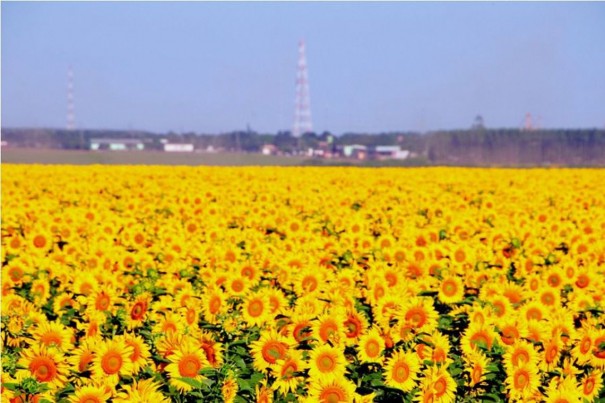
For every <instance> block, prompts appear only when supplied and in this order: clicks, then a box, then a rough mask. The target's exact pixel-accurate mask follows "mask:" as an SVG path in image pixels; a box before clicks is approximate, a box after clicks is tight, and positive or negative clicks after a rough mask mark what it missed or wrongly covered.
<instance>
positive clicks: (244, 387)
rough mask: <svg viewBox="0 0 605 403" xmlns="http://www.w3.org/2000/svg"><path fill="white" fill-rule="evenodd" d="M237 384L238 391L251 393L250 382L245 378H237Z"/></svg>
mask: <svg viewBox="0 0 605 403" xmlns="http://www.w3.org/2000/svg"><path fill="white" fill-rule="evenodd" d="M237 384H238V386H239V390H240V391H243V392H250V393H252V388H251V387H250V383H249V382H248V381H247V380H245V379H241V378H237Z"/></svg>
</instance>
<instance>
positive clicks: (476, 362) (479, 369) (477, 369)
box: [464, 352, 489, 388]
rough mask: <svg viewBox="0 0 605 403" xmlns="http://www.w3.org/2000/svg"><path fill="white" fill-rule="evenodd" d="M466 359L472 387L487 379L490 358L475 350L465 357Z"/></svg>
mask: <svg viewBox="0 0 605 403" xmlns="http://www.w3.org/2000/svg"><path fill="white" fill-rule="evenodd" d="M464 361H465V363H466V365H467V368H468V371H469V373H470V377H469V378H470V385H469V386H470V387H471V388H474V387H475V386H476V385H477V384H479V383H481V382H483V381H484V380H485V376H486V375H487V372H488V371H487V365H488V362H489V361H488V358H487V357H486V356H485V355H484V354H483V353H480V352H473V353H471V354H469V355H466V356H465V357H464Z"/></svg>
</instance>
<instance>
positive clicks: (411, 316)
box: [397, 297, 439, 333]
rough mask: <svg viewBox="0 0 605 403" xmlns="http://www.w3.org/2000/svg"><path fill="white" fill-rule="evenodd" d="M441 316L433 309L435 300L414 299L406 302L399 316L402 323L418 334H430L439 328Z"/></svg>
mask: <svg viewBox="0 0 605 403" xmlns="http://www.w3.org/2000/svg"><path fill="white" fill-rule="evenodd" d="M438 317H439V314H438V313H437V311H436V310H435V308H434V307H433V299H432V298H425V297H413V298H411V299H409V300H408V301H407V302H404V304H403V307H402V309H401V311H400V313H399V314H398V315H397V318H398V319H399V322H400V323H405V324H406V325H408V326H409V327H410V328H411V329H412V330H413V331H415V332H416V333H421V332H427V333H430V332H432V331H433V330H435V329H436V327H437V319H438Z"/></svg>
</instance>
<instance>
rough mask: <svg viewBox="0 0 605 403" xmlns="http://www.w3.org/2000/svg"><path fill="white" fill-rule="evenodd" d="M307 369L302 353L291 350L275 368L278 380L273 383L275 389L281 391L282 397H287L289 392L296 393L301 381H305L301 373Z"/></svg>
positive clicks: (274, 371) (274, 372)
mask: <svg viewBox="0 0 605 403" xmlns="http://www.w3.org/2000/svg"><path fill="white" fill-rule="evenodd" d="M305 368H306V364H305V362H304V361H303V359H302V352H301V351H297V350H290V352H289V353H288V356H287V357H286V358H285V359H283V360H277V362H276V364H275V366H274V370H273V374H274V375H275V377H276V378H277V379H276V380H275V382H274V383H273V388H274V389H276V390H279V391H280V393H281V394H282V395H287V394H288V393H289V392H292V393H295V391H296V388H297V386H298V384H299V383H300V381H301V380H304V377H301V376H300V373H301V372H302V371H304V370H305Z"/></svg>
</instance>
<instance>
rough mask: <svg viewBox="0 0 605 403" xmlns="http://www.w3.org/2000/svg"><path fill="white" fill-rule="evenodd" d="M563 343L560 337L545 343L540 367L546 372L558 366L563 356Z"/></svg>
mask: <svg viewBox="0 0 605 403" xmlns="http://www.w3.org/2000/svg"><path fill="white" fill-rule="evenodd" d="M561 352H562V348H561V344H560V342H559V340H558V339H556V338H553V339H550V340H548V341H547V342H545V343H544V353H543V360H542V361H541V363H540V369H542V370H543V371H545V372H548V371H552V370H554V369H555V368H557V367H558V364H559V358H560V357H561Z"/></svg>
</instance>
